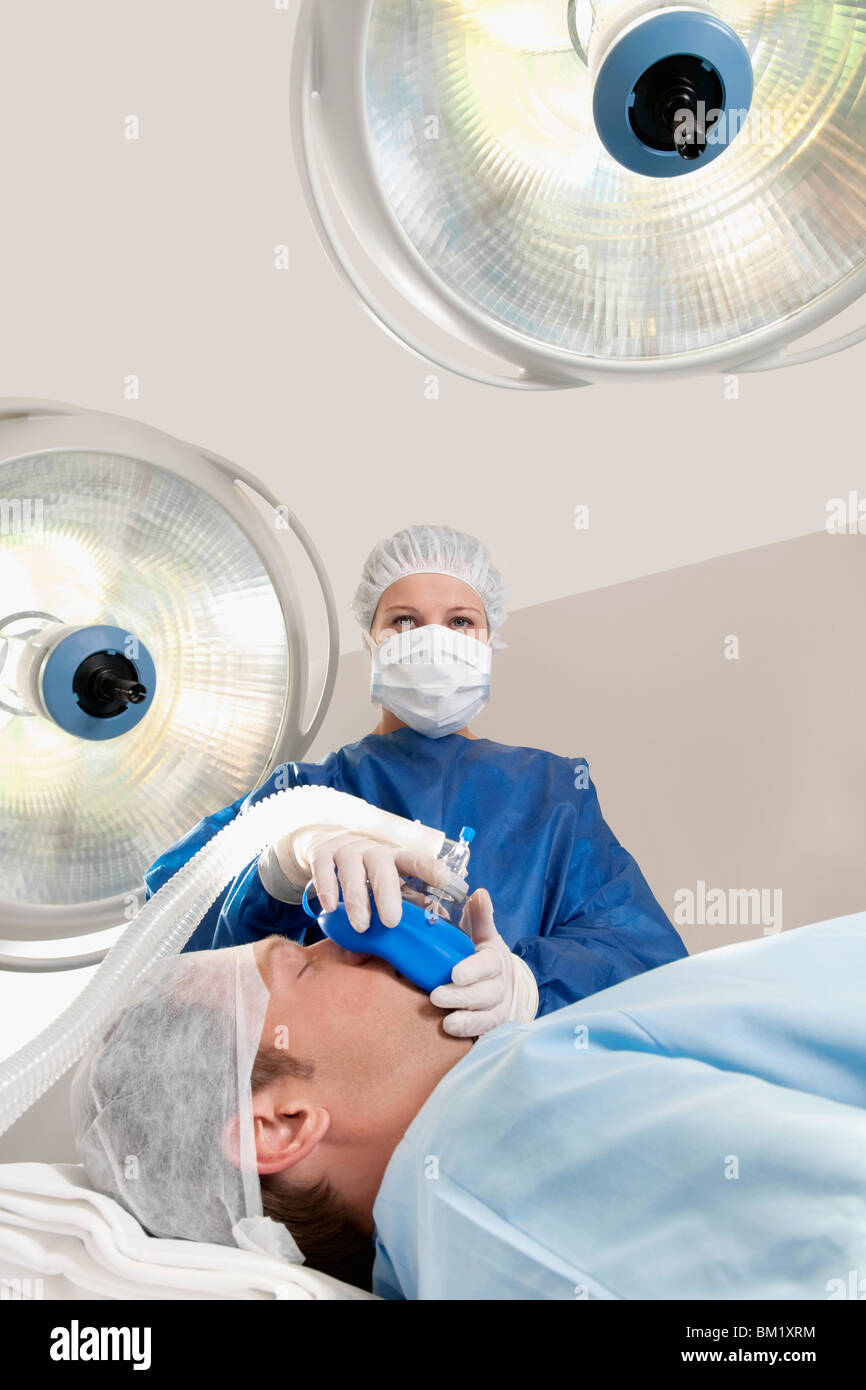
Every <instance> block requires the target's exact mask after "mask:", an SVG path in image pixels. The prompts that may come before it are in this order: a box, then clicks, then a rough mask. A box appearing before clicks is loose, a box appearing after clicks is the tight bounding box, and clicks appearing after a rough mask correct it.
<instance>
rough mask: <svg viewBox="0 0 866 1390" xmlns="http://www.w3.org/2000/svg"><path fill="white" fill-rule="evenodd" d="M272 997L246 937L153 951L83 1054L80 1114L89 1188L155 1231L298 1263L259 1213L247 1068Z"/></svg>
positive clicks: (293, 1249)
mask: <svg viewBox="0 0 866 1390" xmlns="http://www.w3.org/2000/svg"><path fill="white" fill-rule="evenodd" d="M268 998H269V994H268V989H267V986H266V985H265V982H264V980H263V979H262V977H261V975H260V974H259V970H258V966H257V965H256V961H255V957H254V954H253V951H252V948H251V947H249V946H235V947H230V948H227V949H225V950H217V951H193V952H188V953H187V954H185V955H179V956H170V957H168V958H167V959H164V960H159V961H157V962H156V963H155V964H154V965H152V966H151V967H150V968H149V969H148V971H147V974H146V975H145V976H143V977H142V978H141V980H140V981H139V982H138V983H137V984H136V985H135V986H134V987H133V989H132V991H131V992H130V993H129V994H128V995H127V996H126V997H125V999H124V1001H123V1004H122V1006H121V1007H119V1008H118V1010H116V1011H115V1012H114V1013H113V1014H112V1016H111V1017H110V1018H109V1019H108V1021H107V1022H106V1024H105V1025H104V1026H103V1028H102V1029H101V1031H100V1033H99V1035H98V1036H97V1037H96V1038H95V1039H94V1041H93V1042H92V1043H91V1044H90V1046H89V1047H88V1050H87V1051H86V1052H85V1054H84V1056H83V1057H82V1059H81V1061H80V1063H79V1065H78V1068H77V1070H76V1073H75V1076H74V1079H73V1082H72V1094H71V1101H72V1122H73V1128H74V1133H75V1142H76V1146H77V1149H78V1154H79V1157H80V1159H81V1162H82V1164H83V1165H84V1169H85V1171H86V1173H87V1176H88V1178H89V1180H90V1182H91V1184H92V1185H93V1187H94V1188H96V1190H97V1191H99V1192H102V1193H105V1194H106V1195H107V1196H109V1197H113V1198H114V1199H115V1201H117V1202H119V1203H120V1205H121V1206H122V1207H124V1208H125V1209H126V1210H127V1211H128V1212H130V1213H131V1214H132V1215H133V1216H134V1217H136V1218H137V1220H138V1221H139V1222H140V1224H141V1225H142V1226H143V1227H144V1228H145V1230H146V1231H147V1232H148V1233H149V1234H150V1235H152V1236H161V1237H164V1238H167V1239H183V1240H195V1241H207V1242H210V1243H213V1244H217V1245H238V1246H240V1247H241V1248H243V1249H247V1250H265V1251H267V1252H268V1253H270V1254H274V1255H277V1256H278V1257H280V1258H282V1259H287V1260H290V1261H292V1262H293V1263H301V1262H302V1261H303V1256H302V1255H301V1253H300V1251H299V1249H298V1247H297V1245H296V1243H295V1241H294V1239H293V1237H292V1236H291V1235H290V1233H289V1232H288V1230H287V1229H286V1228H285V1226H283V1225H281V1224H279V1223H277V1222H275V1221H272V1220H271V1219H270V1218H269V1217H266V1216H264V1215H263V1214H262V1196H261V1186H260V1184H259V1176H258V1171H257V1165H256V1153H255V1137H254V1129H253V1114H252V1097H251V1092H250V1074H251V1072H252V1068H253V1063H254V1062H255V1058H256V1053H257V1051H258V1048H259V1043H260V1041H261V1036H262V1030H263V1028H264V1022H265V1013H266V1010H267V1007H268Z"/></svg>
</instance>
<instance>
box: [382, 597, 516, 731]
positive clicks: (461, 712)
mask: <svg viewBox="0 0 866 1390" xmlns="http://www.w3.org/2000/svg"><path fill="white" fill-rule="evenodd" d="M364 639H365V641H366V642H367V645H368V646H369V647H370V649H371V651H372V653H373V671H372V678H371V682H370V699H371V700H372V701H373V703H374V704H377V705H384V707H385V709H389V710H390V711H391V713H392V714H396V716H397V718H398V719H402V720H403V723H404V724H408V725H409V728H410V729H414V730H415V731H416V733H419V734H425V735H426V736H427V738H444V737H445V735H446V734H453V733H456V732H457V730H458V729H462V728H464V726H465V725H466V724H468V723H469V721H470V719H474V718H475V715H476V714H477V713H478V711H479V710H480V709H483V707H484V706H485V705H486V704H487V701H488V700H489V699H490V662H491V657H492V648H491V647H490V646H489V644H488V643H487V642H479V641H478V639H477V638H476V637H471V636H470V635H469V634H468V633H465V632H458V631H455V630H454V629H453V628H448V627H440V626H438V625H436V624H430V625H429V626H427V627H416V628H411V629H409V630H407V631H405V632H396V633H394V635H393V636H391V637H386V638H385V640H384V642H380V643H379V645H378V646H377V645H376V643H375V642H374V640H373V638H372V637H371V636H370V634H369V633H366V632H365V633H364Z"/></svg>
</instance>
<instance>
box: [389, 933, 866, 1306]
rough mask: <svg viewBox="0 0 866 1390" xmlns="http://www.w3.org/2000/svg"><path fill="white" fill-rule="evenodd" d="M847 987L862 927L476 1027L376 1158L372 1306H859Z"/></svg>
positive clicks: (863, 1256)
mask: <svg viewBox="0 0 866 1390" xmlns="http://www.w3.org/2000/svg"><path fill="white" fill-rule="evenodd" d="M864 979H866V913H861V914H859V915H857V916H852V917H846V918H838V919H837V920H835V921H831V922H825V923H821V924H819V925H817V926H811V927H800V928H798V929H795V930H793V931H789V932H785V933H783V934H782V935H780V936H776V937H769V936H768V937H764V938H761V939H758V940H755V941H751V942H745V943H741V944H737V945H731V946H723V947H721V948H719V949H717V950H711V951H707V952H704V953H702V954H700V955H697V956H693V957H691V958H690V959H688V960H682V961H676V962H674V963H673V964H671V965H667V966H663V967H662V968H661V969H660V970H653V971H650V972H649V973H647V974H643V975H640V976H638V977H637V978H635V979H631V980H626V981H624V982H623V983H621V984H618V985H614V986H613V987H612V988H611V989H607V990H604V991H603V992H602V993H600V994H597V995H595V996H594V997H593V998H592V999H586V1000H583V1001H581V1002H578V1003H575V1004H572V1005H570V1006H568V1007H567V1008H564V1009H561V1010H560V1011H559V1012H557V1013H552V1014H548V1015H547V1016H546V1017H544V1018H540V1019H536V1020H535V1021H534V1022H532V1023H528V1024H523V1025H519V1024H516V1023H506V1024H503V1025H502V1026H501V1027H500V1028H496V1029H494V1030H493V1031H492V1032H491V1033H489V1034H486V1035H485V1036H484V1037H482V1038H481V1039H479V1041H478V1042H476V1043H475V1044H474V1045H473V1047H472V1049H471V1051H470V1052H468V1053H467V1054H466V1056H465V1057H463V1058H461V1060H460V1061H459V1062H458V1063H457V1064H456V1065H455V1066H454V1067H453V1068H452V1069H451V1070H450V1071H449V1072H447V1073H446V1075H445V1076H444V1077H443V1079H442V1080H441V1081H440V1082H439V1084H438V1085H437V1086H436V1088H435V1089H434V1091H433V1092H432V1093H431V1095H430V1096H429V1098H428V1099H427V1101H426V1102H425V1104H424V1105H423V1106H422V1107H421V1109H420V1110H419V1111H418V1114H417V1115H416V1117H415V1119H414V1120H413V1122H412V1123H411V1125H410V1127H409V1128H408V1130H407V1131H406V1133H405V1136H404V1138H403V1139H402V1141H401V1142H400V1143H399V1144H398V1146H397V1148H396V1149H395V1150H394V1153H393V1155H392V1157H391V1159H390V1161H389V1163H388V1166H387V1168H386V1170H385V1174H384V1178H383V1180H382V1184H381V1186H380V1189H379V1194H378V1197H377V1199H376V1202H375V1205H374V1209H373V1217H374V1221H375V1225H376V1236H375V1248H376V1259H375V1265H374V1271H373V1289H374V1292H376V1293H378V1294H380V1295H382V1296H383V1297H385V1298H406V1299H514V1300H525V1299H557V1300H565V1299H567V1300H572V1299H586V1298H603V1299H610V1298H626V1299H653V1298H659V1299H679V1298H699V1299H744V1298H746V1299H828V1298H845V1297H851V1296H854V1297H858V1296H861V1297H862V1293H861V1294H859V1295H858V1294H857V1293H856V1291H855V1292H854V1294H853V1295H852V1294H851V1291H850V1284H851V1272H852V1271H859V1273H857V1274H856V1278H855V1285H856V1279H859V1278H861V1277H862V1274H863V1271H864V1270H866V1009H864V1007H863V981H864ZM860 1288H861V1289H862V1285H860Z"/></svg>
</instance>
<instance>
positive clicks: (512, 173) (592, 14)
mask: <svg viewBox="0 0 866 1390" xmlns="http://www.w3.org/2000/svg"><path fill="white" fill-rule="evenodd" d="M296 45H297V46H296V59H295V68H294V73H293V97H294V102H295V115H294V134H295V144H296V152H297V156H298V162H299V168H300V171H301V177H302V181H303V183H304V187H305V191H306V195H307V202H308V205H309V207H310V210H311V212H312V215H313V217H314V220H315V222H316V225H317V228H318V231H319V234H320V236H321V238H322V240H323V243H324V244H325V246H326V249H327V250H328V253H329V255H330V256H331V259H332V260H333V262H334V264H335V265H336V267H337V268H338V269H339V271H340V273H341V274H342V276H343V278H344V279H345V280H347V281H348V283H349V284H350V285H351V287H352V289H353V291H354V292H355V294H356V295H358V296H359V297H360V298H361V300H362V301H363V303H364V304H365V306H366V308H367V309H368V311H369V312H370V313H371V314H372V315H373V317H374V318H376V319H377V320H378V321H379V322H380V323H381V324H382V325H383V326H384V327H385V328H386V329H387V330H388V331H389V332H390V333H392V334H393V335H394V336H396V337H397V338H398V339H399V340H401V341H402V342H404V343H405V344H407V345H408V346H409V347H411V348H412V349H413V350H414V351H416V352H418V353H419V354H420V355H422V356H424V357H427V358H428V359H429V360H432V361H438V362H440V363H441V364H442V365H444V366H446V367H450V368H453V369H454V370H457V371H461V372H462V373H463V374H464V375H469V376H474V377H476V378H477V379H480V380H488V381H491V382H493V383H494V384H500V385H518V386H525V387H543V386H564V385H579V384H581V383H584V382H587V381H598V380H605V379H610V378H611V377H612V376H620V377H646V376H647V375H648V374H669V375H684V374H689V373H695V372H699V371H707V370H730V369H733V368H738V369H742V370H749V369H759V368H764V367H768V366H776V365H782V364H783V363H785V362H786V361H802V360H808V359H809V358H810V357H811V356H814V355H820V354H822V353H824V352H827V351H831V350H836V349H838V348H839V347H841V346H846V345H848V344H849V343H851V342H853V341H859V339H860V338H862V337H864V336H866V326H864V327H863V329H861V330H857V331H855V332H854V333H853V334H849V335H847V337H845V338H842V339H838V340H836V341H834V342H832V343H829V344H821V345H820V346H819V347H817V348H809V349H808V350H805V351H802V352H800V353H799V354H797V353H787V351H786V350H787V349H788V347H789V345H790V344H791V343H792V342H793V341H794V340H795V339H796V338H799V337H801V336H803V335H804V334H806V333H808V332H811V331H812V330H813V329H815V328H817V327H819V326H820V325H821V324H824V323H826V322H827V321H828V320H830V319H832V318H833V317H834V316H836V315H837V314H838V313H840V312H841V311H842V310H843V309H844V308H846V307H847V306H848V305H849V304H851V303H852V302H854V300H856V299H857V298H858V297H859V296H860V295H861V294H862V293H863V292H864V290H866V7H864V6H862V5H858V4H850V3H832V2H829V0H828V2H826V3H821V2H820V0H803V3H798V4H795V5H791V4H787V3H784V0H764V2H763V3H751V4H749V3H744V0H716V3H713V4H710V3H703V0H695V3H692V4H678V5H670V4H665V3H652V4H650V3H647V0H628V3H623V0H571V3H569V0H358V2H357V3H355V4H352V5H345V4H344V3H341V0H305V4H304V7H303V10H302V12H301V16H300V20H299V30H298V35H297V39H296ZM416 324H420V327H419V328H416V327H415V325H416ZM443 335H444V338H445V340H446V342H447V346H445V347H443V346H441V345H440V344H441V341H442V337H443ZM467 353H469V354H472V353H482V354H485V355H486V356H487V357H488V358H492V359H494V363H495V367H494V370H488V369H484V368H479V367H476V366H475V365H474V364H473V362H472V361H471V360H469V361H468V362H467Z"/></svg>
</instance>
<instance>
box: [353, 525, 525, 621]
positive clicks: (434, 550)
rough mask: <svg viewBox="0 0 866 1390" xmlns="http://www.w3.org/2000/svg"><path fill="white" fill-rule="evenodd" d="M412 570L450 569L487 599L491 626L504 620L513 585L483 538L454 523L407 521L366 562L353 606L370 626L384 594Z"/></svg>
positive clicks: (437, 571) (436, 571) (435, 571)
mask: <svg viewBox="0 0 866 1390" xmlns="http://www.w3.org/2000/svg"><path fill="white" fill-rule="evenodd" d="M407 574H451V575H453V576H454V578H455V579H462V581H463V583H464V584H468V585H469V586H470V588H472V589H474V590H475V592H476V593H477V595H478V597H479V598H480V599H481V602H482V603H483V604H484V611H485V613H486V614H487V626H488V630H489V631H490V632H491V633H492V632H495V631H496V629H497V628H498V627H501V626H502V624H503V623H504V622H505V619H506V616H507V614H506V612H505V601H506V599H507V598H508V595H509V592H510V591H509V590H508V589H506V588H505V586H504V584H503V582H502V575H501V574H500V573H499V570H498V569H497V568H496V566H495V565H494V563H493V560H492V559H491V556H490V552H489V550H488V549H487V547H486V546H485V545H483V544H482V542H481V541H479V540H477V539H476V538H475V536H468V535H466V533H465V532H464V531H455V530H454V528H453V526H407V527H405V528H404V529H403V530H402V531H397V532H396V533H395V534H394V535H393V536H390V537H389V538H388V539H387V540H383V541H379V543H378V545H375V546H374V547H373V549H372V550H371V551H370V554H369V555H368V556H367V559H366V561H365V562H364V568H363V570H362V572H361V582H360V584H359V585H358V588H357V590H356V592H355V597H354V599H353V600H352V611H353V612H354V614H355V617H356V618H357V619H358V622H359V623H360V624H361V627H362V628H363V629H364V631H365V632H369V631H370V628H371V627H372V625H373V618H374V616H375V613H376V607H377V605H378V602H379V599H380V598H381V597H382V594H383V593H384V592H385V590H386V589H387V588H388V587H389V586H390V585H391V584H395V583H396V582H397V580H398V579H403V578H405V576H406V575H407Z"/></svg>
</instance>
